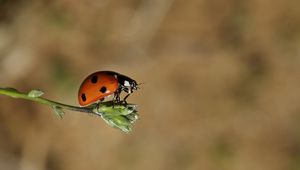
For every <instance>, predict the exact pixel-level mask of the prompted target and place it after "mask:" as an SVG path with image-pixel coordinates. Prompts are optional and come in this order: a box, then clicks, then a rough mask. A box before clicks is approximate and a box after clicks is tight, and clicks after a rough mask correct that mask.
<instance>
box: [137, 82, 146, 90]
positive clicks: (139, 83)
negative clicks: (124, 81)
mask: <svg viewBox="0 0 300 170" xmlns="http://www.w3.org/2000/svg"><path fill="white" fill-rule="evenodd" d="M141 84H145V83H138V84H137V85H136V88H137V89H140V87H139V86H140V85H141Z"/></svg>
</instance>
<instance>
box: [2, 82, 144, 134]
mask: <svg viewBox="0 0 300 170" xmlns="http://www.w3.org/2000/svg"><path fill="white" fill-rule="evenodd" d="M0 94H2V95H6V96H9V97H13V98H17V99H24V100H30V101H33V102H37V103H40V104H44V105H47V106H50V107H51V108H52V109H53V110H54V111H55V113H56V114H57V115H58V116H59V117H61V118H62V117H63V115H64V111H63V110H64V109H65V110H71V111H78V112H84V113H90V114H94V115H97V116H101V118H102V119H103V120H104V121H105V122H106V123H107V124H109V125H110V126H112V127H116V128H119V129H121V130H122V131H123V132H126V133H128V132H130V131H131V127H132V124H133V123H134V122H135V121H136V120H137V119H138V113H137V110H136V105H135V104H121V103H114V102H113V101H107V102H101V103H98V104H93V105H90V106H87V107H78V106H72V105H68V104H63V103H59V102H56V101H53V100H49V99H46V98H43V97H41V96H42V95H43V94H44V92H42V91H41V90H31V91H30V92H29V93H22V92H19V91H18V90H16V89H14V88H0Z"/></svg>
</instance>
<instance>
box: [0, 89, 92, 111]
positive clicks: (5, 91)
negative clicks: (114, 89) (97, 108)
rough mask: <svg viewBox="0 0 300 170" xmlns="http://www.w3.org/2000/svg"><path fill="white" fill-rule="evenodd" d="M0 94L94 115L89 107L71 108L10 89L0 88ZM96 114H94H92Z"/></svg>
mask: <svg viewBox="0 0 300 170" xmlns="http://www.w3.org/2000/svg"><path fill="white" fill-rule="evenodd" d="M0 94H3V95H6V96H10V97H13V98H18V99H25V100H30V101H34V102H38V103H41V104H44V105H48V106H51V107H60V108H62V109H67V110H72V111H78V112H85V113H94V112H93V110H92V109H91V108H89V107H77V106H71V105H67V104H63V103H59V102H55V101H52V100H49V99H45V98H43V97H29V96H28V94H26V93H22V92H19V91H17V90H15V89H11V88H0ZM94 114H96V113H94Z"/></svg>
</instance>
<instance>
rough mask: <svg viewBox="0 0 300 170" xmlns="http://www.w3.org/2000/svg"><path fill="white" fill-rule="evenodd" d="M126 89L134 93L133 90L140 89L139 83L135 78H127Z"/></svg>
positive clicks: (124, 86)
mask: <svg viewBox="0 0 300 170" xmlns="http://www.w3.org/2000/svg"><path fill="white" fill-rule="evenodd" d="M123 88H124V91H125V92H126V93H132V92H133V90H137V89H138V84H137V83H136V81H135V80H132V79H131V80H125V81H124V84H123Z"/></svg>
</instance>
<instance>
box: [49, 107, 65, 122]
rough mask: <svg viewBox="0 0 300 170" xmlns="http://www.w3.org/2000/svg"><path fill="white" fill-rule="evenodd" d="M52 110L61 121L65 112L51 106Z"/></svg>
mask: <svg viewBox="0 0 300 170" xmlns="http://www.w3.org/2000/svg"><path fill="white" fill-rule="evenodd" d="M52 108H53V110H54V112H55V114H56V116H57V118H59V119H62V118H63V117H64V115H65V112H64V111H63V109H62V108H61V107H59V106H53V107H52Z"/></svg>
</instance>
